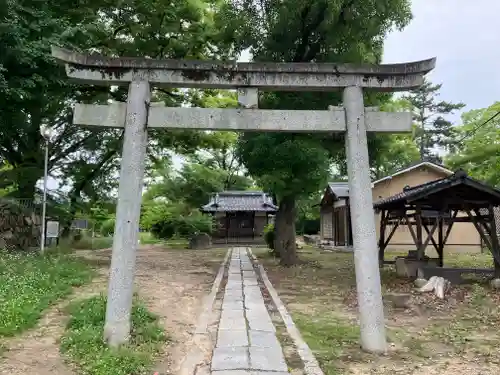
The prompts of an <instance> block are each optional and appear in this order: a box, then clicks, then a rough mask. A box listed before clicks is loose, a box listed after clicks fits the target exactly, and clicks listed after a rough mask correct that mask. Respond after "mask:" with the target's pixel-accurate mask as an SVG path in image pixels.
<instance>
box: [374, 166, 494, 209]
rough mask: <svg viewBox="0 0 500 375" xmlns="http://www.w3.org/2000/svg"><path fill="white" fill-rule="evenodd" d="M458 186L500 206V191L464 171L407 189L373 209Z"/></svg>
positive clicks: (377, 204) (401, 203)
mask: <svg viewBox="0 0 500 375" xmlns="http://www.w3.org/2000/svg"><path fill="white" fill-rule="evenodd" d="M456 186H467V187H468V188H469V189H470V191H472V190H473V191H474V194H475V197H474V198H477V199H478V200H480V199H481V198H483V199H484V197H485V195H486V196H487V199H488V200H489V201H491V204H492V205H494V206H497V205H500V190H498V189H495V188H493V187H491V186H488V185H486V184H484V183H482V182H480V181H477V180H475V179H473V178H470V177H469V176H467V174H466V173H465V172H464V171H461V170H460V171H457V172H455V173H454V174H452V175H451V176H449V177H445V178H441V179H439V180H434V181H429V182H426V183H425V184H421V185H416V186H413V187H406V188H405V189H403V191H402V192H400V193H398V194H396V195H393V196H391V197H387V198H383V199H381V200H379V201H377V202H375V203H374V205H373V207H374V208H376V209H383V208H389V207H394V206H403V205H404V204H406V203H409V202H412V201H416V200H419V199H424V198H426V197H429V196H431V195H433V194H436V193H439V192H443V190H446V189H450V188H452V187H456Z"/></svg>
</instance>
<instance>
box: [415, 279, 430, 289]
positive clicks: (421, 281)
mask: <svg viewBox="0 0 500 375" xmlns="http://www.w3.org/2000/svg"><path fill="white" fill-rule="evenodd" d="M425 284H427V280H426V279H421V278H419V279H415V281H414V282H413V285H415V287H416V288H422V287H423V286H424V285H425Z"/></svg>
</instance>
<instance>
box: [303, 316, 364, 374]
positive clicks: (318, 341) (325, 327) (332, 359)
mask: <svg viewBox="0 0 500 375" xmlns="http://www.w3.org/2000/svg"><path fill="white" fill-rule="evenodd" d="M293 320H294V321H295V324H296V325H297V327H298V328H299V330H300V333H301V334H302V337H303V338H304V340H306V341H307V343H308V344H309V347H310V348H311V350H312V351H313V352H314V355H315V357H316V359H317V360H318V362H319V364H320V366H321V368H322V369H323V371H324V373H325V374H326V375H340V374H343V373H344V372H343V371H342V370H341V369H340V368H339V367H338V361H339V359H340V357H341V356H343V355H347V353H348V351H349V349H352V348H355V347H356V346H358V342H359V328H358V327H357V326H356V325H354V324H352V323H351V322H348V321H346V320H345V319H342V318H340V317H338V316H335V315H334V314H329V313H326V314H322V315H320V316H317V315H313V316H306V315H303V314H300V313H295V314H293Z"/></svg>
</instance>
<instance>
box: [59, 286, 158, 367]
mask: <svg viewBox="0 0 500 375" xmlns="http://www.w3.org/2000/svg"><path fill="white" fill-rule="evenodd" d="M69 313H70V320H69V322H68V325H67V327H66V333H65V334H64V336H63V338H62V340H61V351H62V352H63V353H65V354H67V355H68V356H69V357H70V358H71V360H72V361H73V362H74V363H75V364H76V365H77V366H78V367H79V368H80V370H81V373H82V374H87V375H109V374H113V375H128V374H148V373H152V371H151V367H152V366H153V365H154V360H155V358H156V356H157V355H159V354H160V352H161V349H162V347H163V344H164V343H165V342H166V341H167V337H166V335H165V332H164V331H163V330H162V329H161V328H160V325H159V323H158V317H157V316H156V315H153V314H152V313H150V312H149V311H148V309H147V308H146V307H145V306H144V305H143V304H142V303H139V302H138V301H137V300H136V299H135V298H134V304H133V308H132V322H131V323H132V327H131V332H130V335H131V337H130V341H129V343H128V344H127V345H123V346H121V347H120V348H118V349H110V348H109V347H108V346H107V345H106V344H105V343H104V342H103V339H102V338H103V334H104V320H105V316H106V297H104V296H102V295H101V296H96V297H92V298H89V299H86V300H83V301H77V302H74V303H72V304H71V305H70V306H69Z"/></svg>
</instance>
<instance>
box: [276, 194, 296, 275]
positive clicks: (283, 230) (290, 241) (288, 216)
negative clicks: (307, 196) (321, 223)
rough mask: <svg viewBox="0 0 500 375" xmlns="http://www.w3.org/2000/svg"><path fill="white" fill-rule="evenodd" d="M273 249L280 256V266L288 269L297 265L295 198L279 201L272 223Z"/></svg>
mask: <svg viewBox="0 0 500 375" xmlns="http://www.w3.org/2000/svg"><path fill="white" fill-rule="evenodd" d="M274 249H275V251H276V252H278V253H279V254H280V264H281V265H282V266H284V267H290V266H293V265H295V264H297V249H296V246H295V197H293V196H289V197H284V198H283V199H281V201H280V204H279V207H278V212H276V218H275V223H274Z"/></svg>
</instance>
